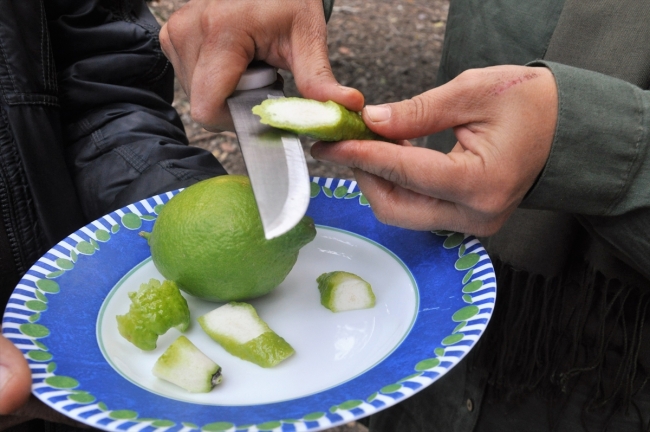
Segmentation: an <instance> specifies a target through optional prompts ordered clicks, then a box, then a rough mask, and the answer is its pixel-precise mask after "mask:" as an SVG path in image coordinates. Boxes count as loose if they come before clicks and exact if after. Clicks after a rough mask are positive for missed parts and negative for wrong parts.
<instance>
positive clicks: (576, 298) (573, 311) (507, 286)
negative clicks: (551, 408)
mask: <svg viewBox="0 0 650 432" xmlns="http://www.w3.org/2000/svg"><path fill="white" fill-rule="evenodd" d="M580 265H581V266H582V267H583V268H582V269H580V271H578V272H568V273H567V274H581V275H582V280H567V279H566V278H563V277H557V278H553V279H549V280H545V279H544V278H543V277H541V276H539V275H533V274H529V273H527V272H524V271H520V270H515V269H513V268H511V267H509V266H507V265H505V264H503V263H501V262H499V261H498V260H496V261H495V263H494V266H495V270H496V274H497V284H498V287H499V295H498V296H497V299H498V300H497V305H496V309H495V313H494V315H493V318H492V322H491V323H490V325H489V326H488V329H487V331H486V333H485V335H484V337H483V338H482V341H481V346H482V348H481V349H479V350H478V353H477V358H476V360H475V361H476V362H477V363H478V364H480V365H481V367H484V368H486V369H487V370H488V371H489V383H490V385H491V386H493V388H494V389H495V390H496V391H497V392H498V394H500V395H501V396H502V397H506V398H508V399H513V398H517V397H518V396H521V395H523V394H525V393H529V392H531V391H533V390H536V391H539V392H540V393H541V394H542V396H543V397H544V398H545V399H547V400H550V401H552V402H553V401H556V402H559V401H560V400H561V399H565V398H566V397H567V395H569V394H570V393H571V390H572V387H573V386H574V385H575V384H576V383H577V381H578V380H579V379H580V378H585V377H586V378H589V381H590V382H592V383H593V385H594V387H593V391H592V394H593V396H592V397H591V398H590V399H589V400H588V401H587V403H586V406H585V407H584V410H583V414H584V413H585V412H588V411H594V410H603V409H606V410H607V411H608V412H609V411H610V410H611V412H612V413H614V412H616V411H617V410H619V409H625V410H629V409H630V408H631V407H632V405H633V404H632V402H633V400H632V399H633V397H634V395H636V394H637V393H638V392H640V391H641V390H642V389H643V388H644V387H645V386H646V384H647V382H648V370H647V367H648V364H647V362H648V360H649V359H648V358H647V350H648V349H649V348H648V347H645V350H646V351H645V352H644V347H643V342H644V330H645V324H646V320H647V318H648V308H649V306H650V292H649V290H648V289H647V287H646V288H645V289H643V288H639V287H633V286H630V285H626V284H623V283H621V282H620V281H618V280H615V279H607V278H605V277H604V276H603V275H602V274H601V273H599V272H598V271H596V270H594V269H593V268H591V267H589V266H588V265H587V264H580ZM646 339H647V337H646ZM552 405H555V404H552ZM583 423H584V420H583ZM551 424H553V423H551Z"/></svg>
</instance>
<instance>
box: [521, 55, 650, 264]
mask: <svg viewBox="0 0 650 432" xmlns="http://www.w3.org/2000/svg"><path fill="white" fill-rule="evenodd" d="M530 65H531V66H545V67H548V68H549V69H550V70H551V71H552V72H553V75H554V76H555V80H556V83H557V88H558V99H559V100H558V123H557V127H556V132H555V138H554V141H553V145H552V148H551V153H550V156H549V158H548V161H547V162H546V166H545V167H544V169H543V171H542V173H541V174H540V177H539V179H538V181H537V182H536V184H535V185H534V187H533V188H532V189H531V190H530V191H529V193H528V195H527V196H526V198H525V199H524V201H523V202H522V207H525V208H536V209H545V210H555V211H560V212H565V213H572V214H576V215H578V217H579V219H580V220H581V222H582V223H583V224H584V225H585V226H586V227H587V229H589V230H590V231H591V232H592V233H593V234H595V235H596V236H597V237H600V238H601V239H602V240H604V241H605V242H606V243H608V244H610V245H611V246H613V247H614V248H615V249H616V250H617V251H618V254H622V255H623V256H622V258H623V259H624V260H625V261H627V262H628V263H630V264H632V265H633V266H634V267H636V268H637V269H646V270H645V271H643V270H642V273H644V274H646V275H648V274H650V270H648V269H650V254H648V253H647V252H648V250H650V229H648V227H650V155H649V154H648V147H649V145H650V136H649V135H650V133H649V127H650V91H646V90H642V89H641V88H639V87H637V86H635V85H632V84H630V83H628V82H626V81H623V80H620V79H617V78H612V77H609V76H607V75H603V74H599V73H596V72H591V71H588V70H585V69H579V68H575V67H571V66H566V65H561V64H558V63H553V62H547V61H537V62H533V63H531V64H530Z"/></svg>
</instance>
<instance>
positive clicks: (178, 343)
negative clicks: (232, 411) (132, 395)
mask: <svg viewBox="0 0 650 432" xmlns="http://www.w3.org/2000/svg"><path fill="white" fill-rule="evenodd" d="M152 372H153V374H154V375H155V376H157V377H158V378H161V379H164V380H166V381H169V382H171V383H173V384H176V385H177V386H179V387H181V388H184V389H185V390H187V391H188V392H191V393H207V392H209V391H210V390H212V388H213V387H214V386H215V385H216V384H219V383H220V382H221V367H219V365H218V364H216V363H215V362H213V361H212V360H211V359H210V358H209V357H208V356H206V355H205V354H203V352H201V350H199V349H198V348H197V347H196V346H195V345H194V344H193V343H192V342H191V341H190V340H189V339H187V338H186V337H185V336H180V337H179V338H178V339H176V340H175V341H174V342H173V343H172V344H171V345H170V346H169V348H167V350H166V351H165V352H164V353H163V354H162V355H161V356H160V358H159V359H158V361H156V364H155V365H154V367H153V371H152Z"/></svg>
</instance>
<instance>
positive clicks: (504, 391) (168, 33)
mask: <svg viewBox="0 0 650 432" xmlns="http://www.w3.org/2000/svg"><path fill="white" fill-rule="evenodd" d="M325 3H326V4H325V6H326V11H327V10H330V8H331V2H325ZM649 14H650V11H649V10H648V8H647V7H646V5H645V4H644V3H642V2H640V1H634V0H625V1H616V2H614V1H612V0H598V1H596V2H589V3H584V2H582V3H581V2H578V1H577V0H546V1H542V2H538V1H532V0H525V1H523V2H522V1H517V2H514V1H507V2H502V1H492V0H488V1H485V0H483V1H477V0H452V1H451V7H450V11H449V18H448V21H447V30H446V36H445V44H444V49H443V54H442V59H443V60H442V63H441V65H440V69H439V79H438V84H439V85H438V86H437V87H436V88H434V89H432V90H429V91H427V92H425V93H423V94H421V95H417V96H415V97H413V98H412V99H409V100H406V101H401V102H397V103H390V104H385V105H379V106H366V107H363V96H362V95H361V94H360V93H359V92H358V91H356V90H355V89H350V88H347V87H343V86H341V85H339V84H338V83H337V82H336V79H335V78H334V76H333V75H332V72H331V68H330V65H329V62H328V59H327V47H326V30H325V20H324V19H323V18H324V14H323V9H322V6H321V2H320V1H317V0H311V1H300V2H299V1H288V2H287V1H275V2H274V1H265V2H257V1H252V0H248V1H247V0H242V1H238V2H236V3H233V2H225V1H207V0H193V1H192V2H190V3H189V4H188V5H186V6H185V7H184V8H182V9H181V10H180V11H178V12H177V13H176V14H175V15H173V16H172V17H171V19H170V20H169V22H168V23H167V25H166V26H165V27H163V29H162V32H161V44H162V47H163V50H164V52H165V54H166V55H167V56H168V57H169V59H170V61H171V62H172V64H173V65H174V68H175V70H176V72H177V74H178V77H179V79H180V82H181V83H182V86H183V88H184V89H185V91H186V92H187V94H188V95H189V97H190V104H191V109H192V114H193V117H194V118H195V119H196V120H197V121H199V122H200V123H202V124H203V125H205V127H207V128H210V129H212V130H218V129H227V128H230V127H231V119H230V118H229V114H228V110H227V109H226V105H225V98H226V97H227V96H228V95H229V94H230V93H231V92H232V91H233V89H234V87H235V85H236V83H237V81H238V78H239V76H240V75H241V73H242V72H243V71H244V70H245V69H246V66H247V65H248V63H249V62H250V61H251V60H253V59H257V60H265V61H267V62H268V63H270V64H271V65H273V66H276V67H280V68H284V69H289V70H291V71H292V72H293V74H294V76H295V79H296V84H297V87H298V89H299V91H300V92H301V94H302V96H303V97H305V98H308V99H316V100H319V101H327V100H332V101H334V102H337V103H339V104H341V105H343V106H345V107H347V108H348V109H350V110H353V111H362V115H363V119H364V121H365V122H366V124H367V125H368V126H369V128H370V129H371V130H372V131H374V132H376V133H378V134H380V135H382V136H384V137H386V138H388V139H391V140H396V141H399V145H395V144H391V143H386V142H381V141H372V140H371V141H358V140H355V141H342V142H338V143H334V144H332V143H322V142H321V143H317V144H315V145H314V146H313V147H312V155H313V156H314V157H315V158H316V159H320V160H327V161H331V162H337V163H340V164H344V165H347V166H349V167H351V168H352V169H353V170H354V174H355V177H356V180H357V182H358V184H359V186H360V188H361V190H362V191H363V193H364V195H365V196H366V198H367V199H368V201H369V202H370V204H371V207H372V209H373V211H374V212H375V214H376V215H377V217H378V218H379V219H380V220H381V221H383V222H385V223H389V224H393V225H398V226H402V227H405V228H410V229H417V230H434V229H445V230H454V231H460V232H465V233H468V234H474V235H477V236H481V238H482V239H483V241H484V244H485V246H486V248H487V249H488V251H489V253H490V255H491V257H492V259H493V261H494V264H495V268H496V270H497V275H498V286H499V295H498V299H497V307H496V310H495V313H494V318H493V321H492V322H491V324H490V326H489V327H488V331H487V333H486V335H485V337H484V338H483V340H482V341H481V344H480V345H479V346H478V347H477V349H475V350H473V352H472V353H471V355H470V356H469V357H468V358H467V359H466V360H465V361H464V362H463V363H461V364H460V365H459V366H458V367H456V368H454V369H453V370H452V371H451V372H450V373H449V374H447V375H446V376H444V377H443V378H442V379H441V380H440V381H439V382H437V383H435V384H434V385H432V386H430V387H429V388H428V389H426V390H424V391H422V392H420V393H418V394H417V395H415V396H413V397H411V398H409V399H407V400H405V401H404V402H402V403H400V404H398V405H397V406H395V407H393V408H390V409H387V410H385V411H382V412H380V413H379V414H377V415H375V416H373V417H371V418H370V421H369V425H370V430H371V431H384V430H385V431H394V430H408V431H415V430H421V431H432V430H441V431H470V430H474V431H494V430H526V431H538V430H539V431H543V430H560V431H575V430H616V431H623V430H647V428H648V427H649V424H650V415H649V414H648V413H650V386H648V385H647V381H648V371H649V370H650V338H649V337H648V335H647V331H646V330H645V324H646V319H647V318H648V306H649V305H650V292H649V291H650V290H649V288H648V287H650V271H649V270H648V269H649V268H650V253H649V252H650V229H649V227H650V195H649V194H648V190H650V167H649V164H650V155H649V154H648V144H649V142H650V138H649V134H650V127H649V126H648V125H649V124H650V93H649V92H648V86H649V84H650V60H649V59H650V57H649V55H648V50H647V47H646V45H647V44H646V41H647V40H648V39H649V38H650V34H649V33H650V29H649V28H648V26H647V22H648V20H649V19H650V16H648V15H649ZM325 15H326V14H325ZM427 135H431V137H430V138H429V145H428V147H429V148H418V147H413V146H411V145H410V144H409V143H408V142H407V141H404V140H407V139H411V138H416V137H422V136H427Z"/></svg>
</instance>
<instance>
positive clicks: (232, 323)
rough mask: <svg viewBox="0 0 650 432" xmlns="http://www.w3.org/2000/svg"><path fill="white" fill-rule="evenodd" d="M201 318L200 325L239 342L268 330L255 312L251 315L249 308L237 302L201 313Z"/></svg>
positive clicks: (253, 337) (241, 342)
mask: <svg viewBox="0 0 650 432" xmlns="http://www.w3.org/2000/svg"><path fill="white" fill-rule="evenodd" d="M253 312H254V310H253ZM202 320H203V323H202V325H205V326H206V327H208V328H210V329H212V330H213V331H214V332H218V333H219V334H221V335H222V336H224V337H227V338H229V339H232V340H234V341H235V342H237V343H240V344H245V343H246V342H248V341H250V340H252V339H255V338H256V337H258V336H260V335H261V334H262V333H265V332H267V331H269V329H268V327H267V326H266V325H265V324H264V321H262V320H261V319H260V318H259V317H258V316H257V314H255V315H253V314H252V313H251V309H249V308H247V307H244V306H240V305H238V304H231V303H228V304H225V305H223V306H221V307H218V308H217V309H215V310H213V311H211V312H208V313H207V314H205V315H203V317H202Z"/></svg>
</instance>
